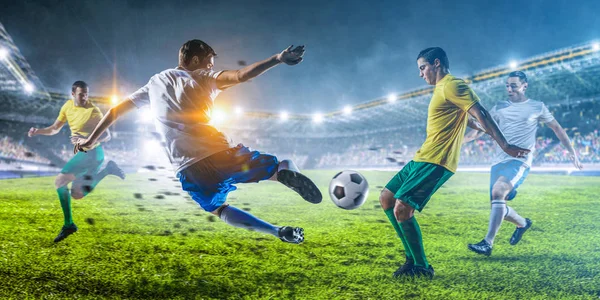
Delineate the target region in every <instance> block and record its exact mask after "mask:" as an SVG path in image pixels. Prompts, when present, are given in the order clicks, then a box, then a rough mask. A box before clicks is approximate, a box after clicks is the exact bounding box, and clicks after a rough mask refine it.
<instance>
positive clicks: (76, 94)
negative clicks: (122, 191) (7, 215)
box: [27, 81, 125, 242]
mask: <svg viewBox="0 0 600 300" xmlns="http://www.w3.org/2000/svg"><path fill="white" fill-rule="evenodd" d="M88 92H89V88H88V85H87V84H86V83H85V82H83V81H76V82H75V83H73V86H72V88H71V96H73V99H71V100H68V101H67V102H66V103H65V104H64V105H63V106H62V108H61V109H60V113H59V114H58V118H57V119H56V121H55V122H54V124H52V125H50V126H49V127H46V128H35V127H32V128H31V129H29V132H28V133H27V135H28V136H29V137H32V136H34V135H55V134H57V133H58V132H60V130H61V129H62V127H63V126H64V125H65V124H66V123H69V127H70V129H71V142H72V143H74V142H76V141H77V140H79V138H82V137H86V136H88V135H90V133H91V132H92V131H93V130H94V128H96V125H97V124H98V122H100V120H101V119H102V117H103V115H102V112H101V111H100V109H99V108H98V107H96V106H95V105H94V104H92V103H91V102H90V101H89V100H88ZM108 140H110V133H108V131H107V134H106V135H105V136H104V137H103V138H102V139H100V140H99V141H98V142H97V143H96V144H95V145H93V146H91V147H90V148H89V149H87V150H88V153H87V155H85V154H84V153H77V154H76V155H75V156H73V158H71V160H69V161H68V162H67V163H66V164H65V166H64V167H63V169H62V170H61V171H60V174H58V176H56V180H55V181H54V185H55V187H56V191H57V192H58V198H59V199H60V206H61V208H62V211H63V215H64V226H63V228H62V229H61V231H60V233H59V234H58V236H57V237H56V238H55V239H54V242H60V241H62V240H63V239H65V238H66V237H68V236H69V235H71V234H73V233H75V232H76V231H77V226H76V225H75V223H74V222H73V213H72V211H71V196H73V198H75V199H81V198H83V197H85V196H86V195H87V194H89V193H90V192H91V191H92V190H93V189H94V188H95V187H96V185H97V184H98V183H99V182H100V181H101V180H102V179H104V177H106V176H107V175H115V176H118V177H120V178H121V179H125V173H124V172H123V170H121V169H120V168H119V167H118V166H117V164H116V163H115V162H114V161H109V162H108V163H107V164H106V167H105V168H104V169H103V170H100V167H101V165H102V162H103V161H104V150H103V149H102V146H101V145H100V143H101V142H106V141H108ZM71 182H73V184H72V185H71V191H70V192H69V189H68V188H67V185H68V184H69V183H71Z"/></svg>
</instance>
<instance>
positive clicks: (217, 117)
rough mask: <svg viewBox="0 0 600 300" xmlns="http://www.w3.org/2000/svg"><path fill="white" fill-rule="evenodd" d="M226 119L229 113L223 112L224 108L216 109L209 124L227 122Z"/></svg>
mask: <svg viewBox="0 0 600 300" xmlns="http://www.w3.org/2000/svg"><path fill="white" fill-rule="evenodd" d="M226 119H227V115H226V114H225V112H223V111H222V110H218V109H215V110H213V112H212V115H211V118H210V122H209V124H211V125H218V124H221V123H223V122H225V120H226Z"/></svg>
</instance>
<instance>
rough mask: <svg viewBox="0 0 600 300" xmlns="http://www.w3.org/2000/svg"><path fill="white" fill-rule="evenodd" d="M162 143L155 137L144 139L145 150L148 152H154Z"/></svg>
mask: <svg viewBox="0 0 600 300" xmlns="http://www.w3.org/2000/svg"><path fill="white" fill-rule="evenodd" d="M160 147H161V146H160V143H159V142H158V141H157V140H155V139H149V140H146V141H144V150H145V151H146V153H152V152H154V151H156V150H157V149H160Z"/></svg>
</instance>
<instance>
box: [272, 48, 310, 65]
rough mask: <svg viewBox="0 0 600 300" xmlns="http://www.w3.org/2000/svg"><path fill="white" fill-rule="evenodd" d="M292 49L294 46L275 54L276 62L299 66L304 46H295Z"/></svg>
mask: <svg viewBox="0 0 600 300" xmlns="http://www.w3.org/2000/svg"><path fill="white" fill-rule="evenodd" d="M292 47H294V45H291V46H289V47H287V49H285V50H283V51H281V53H279V54H277V60H278V61H280V62H282V63H285V64H287V65H290V66H293V65H297V64H299V63H300V62H301V61H302V56H303V55H304V45H302V46H297V47H296V48H293V49H292Z"/></svg>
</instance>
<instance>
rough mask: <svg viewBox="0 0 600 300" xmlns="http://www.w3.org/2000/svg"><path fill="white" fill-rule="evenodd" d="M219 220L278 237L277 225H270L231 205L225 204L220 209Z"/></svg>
mask: <svg viewBox="0 0 600 300" xmlns="http://www.w3.org/2000/svg"><path fill="white" fill-rule="evenodd" d="M220 217H221V220H223V221H224V222H225V223H227V224H229V225H231V226H235V227H239V228H245V229H248V230H253V231H258V232H262V233H268V234H272V235H274V236H276V237H279V227H277V226H275V225H271V224H269V223H267V222H265V221H263V220H261V219H259V218H257V217H255V216H253V215H251V214H249V213H247V212H245V211H243V210H240V209H237V208H235V207H233V206H226V207H225V208H223V210H221V216H220Z"/></svg>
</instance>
